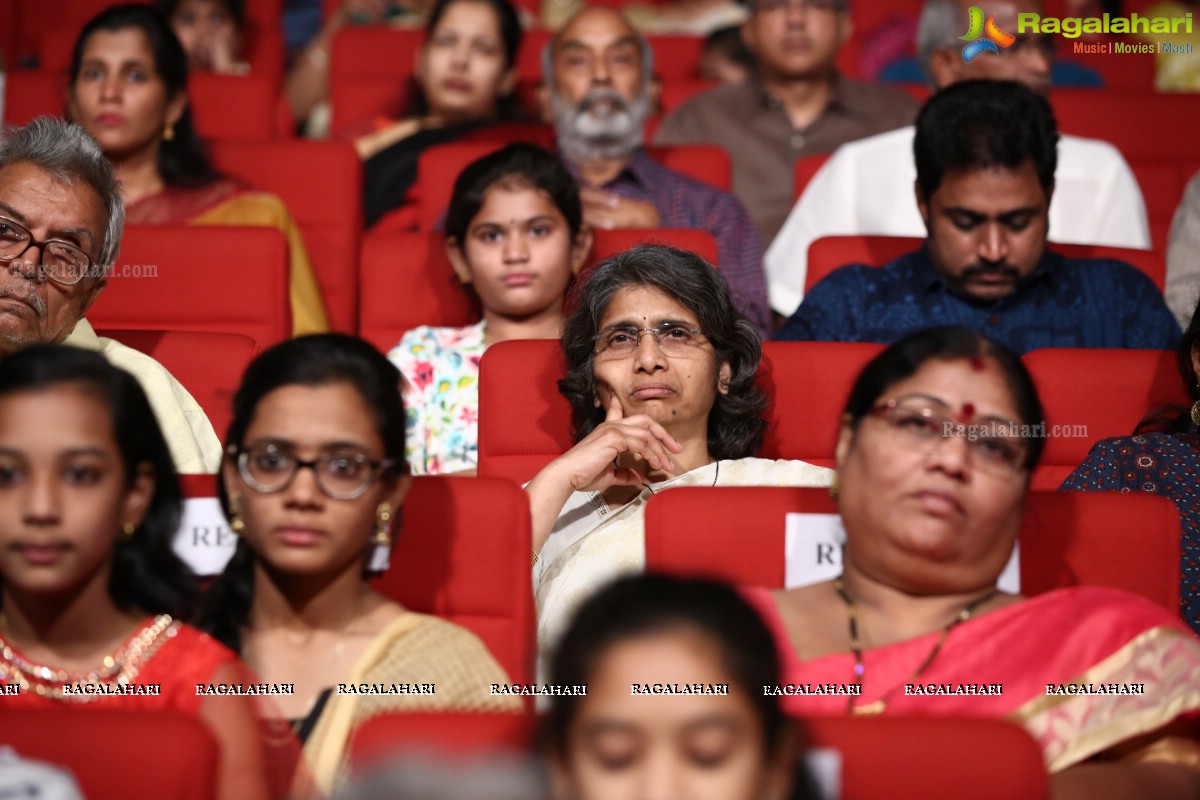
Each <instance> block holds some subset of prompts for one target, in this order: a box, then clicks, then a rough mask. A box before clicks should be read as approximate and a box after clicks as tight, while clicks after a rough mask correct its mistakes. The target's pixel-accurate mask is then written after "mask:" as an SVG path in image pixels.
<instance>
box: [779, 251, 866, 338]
mask: <svg viewBox="0 0 1200 800" xmlns="http://www.w3.org/2000/svg"><path fill="white" fill-rule="evenodd" d="M864 270H866V271H869V272H878V270H877V269H875V268H874V267H866V266H862V265H861V264H850V265H848V266H845V267H840V268H838V269H836V270H834V271H833V272H831V273H830V274H829V275H827V276H825V278H823V279H822V280H821V281H820V282H818V283H817V285H816V286H814V287H813V288H812V289H810V290H809V292H808V294H806V295H805V296H804V300H803V302H801V303H800V307H799V308H797V309H796V311H795V312H794V313H793V314H792V316H790V317H788V320H787V322H785V323H784V324H783V327H781V328H780V329H779V330H778V331H776V332H775V336H774V337H773V338H774V339H775V340H776V341H780V342H858V341H861V336H862V331H861V330H860V327H859V325H858V320H859V319H861V315H860V314H859V313H858V312H859V309H860V308H861V306H862V302H863V298H864V297H865V295H866V291H867V287H866V282H865V278H869V277H874V276H873V275H871V274H869V273H868V274H867V275H865V276H864V274H863V271H864Z"/></svg>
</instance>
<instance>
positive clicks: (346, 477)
mask: <svg viewBox="0 0 1200 800" xmlns="http://www.w3.org/2000/svg"><path fill="white" fill-rule="evenodd" d="M229 454H230V455H231V456H233V455H236V457H237V466H238V473H239V474H241V476H242V480H243V481H245V483H246V485H247V486H249V487H250V488H251V489H253V490H254V491H256V492H260V493H262V494H271V493H273V492H282V491H283V490H284V489H286V488H288V487H289V486H291V485H292V481H293V480H295V478H296V473H298V472H299V471H300V470H301V468H308V469H311V470H312V471H313V477H314V478H315V479H316V483H317V488H318V489H320V490H321V491H322V492H323V493H324V494H325V495H327V496H328V497H332V498H333V499H334V500H353V499H354V498H356V497H362V496H363V495H364V494H365V493H366V491H367V490H368V489H370V488H371V484H372V483H374V482H375V479H376V478H377V477H378V476H379V475H380V473H382V472H383V471H384V470H387V469H390V468H392V467H394V466H395V465H396V462H395V461H391V460H382V461H381V460H379V459H373V458H371V457H370V456H368V455H366V454H365V453H360V452H357V451H354V450H345V449H338V450H332V451H328V452H324V453H321V455H319V456H317V457H316V458H314V459H311V460H308V461H305V460H303V459H300V458H297V457H296V454H295V453H293V452H292V451H291V450H290V449H289V448H287V447H283V446H281V445H278V444H263V445H254V446H252V447H247V448H246V449H244V450H241V451H238V450H236V449H233V448H230V450H229Z"/></svg>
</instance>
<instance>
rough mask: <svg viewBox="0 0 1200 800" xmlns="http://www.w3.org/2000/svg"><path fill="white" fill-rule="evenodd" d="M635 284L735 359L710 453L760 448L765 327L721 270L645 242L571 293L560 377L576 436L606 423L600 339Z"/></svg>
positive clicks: (731, 454) (711, 421)
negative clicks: (598, 376)
mask: <svg viewBox="0 0 1200 800" xmlns="http://www.w3.org/2000/svg"><path fill="white" fill-rule="evenodd" d="M633 286H647V287H650V288H652V289H657V290H659V291H661V292H663V293H665V294H667V295H668V296H670V297H672V298H673V299H674V300H675V301H676V302H677V303H679V304H680V305H682V306H683V307H684V308H686V309H687V310H688V311H691V312H692V313H693V314H695V315H696V319H697V321H698V322H699V323H700V329H701V330H703V331H704V335H705V336H706V337H707V339H708V341H709V342H711V343H712V346H713V349H714V350H715V351H716V359H717V363H718V364H720V363H722V362H728V363H729V366H730V370H731V372H732V376H731V377H730V380H729V392H728V393H727V394H721V393H718V394H717V399H716V402H715V403H714V404H713V408H712V411H711V412H710V413H709V415H708V452H709V454H710V455H712V457H713V458H716V459H724V458H747V457H749V456H752V455H754V454H755V453H757V452H758V451H759V449H760V448H761V447H762V442H763V436H764V435H765V433H766V430H767V421H766V418H765V416H764V415H765V414H766V410H767V396H766V394H765V393H764V392H763V390H762V388H761V387H760V386H759V385H758V384H757V383H756V382H755V375H756V373H757V372H758V364H759V361H761V360H762V340H761V339H760V338H759V334H758V330H757V329H756V328H755V327H754V324H753V323H752V322H750V320H748V319H746V317H745V316H743V315H742V313H741V312H740V311H738V310H737V309H736V308H735V307H734V305H733V298H732V297H731V296H730V293H729V285H728V284H727V283H726V282H725V277H724V276H723V275H721V273H720V272H718V271H717V269H716V267H714V266H713V265H712V264H709V263H708V262H707V261H705V260H704V259H703V258H701V257H700V256H698V255H696V254H695V253H692V252H690V251H688V250H679V249H678V248H674V247H667V246H665V245H656V244H646V245H639V246H637V247H633V248H630V249H629V250H626V251H625V252H623V253H618V254H617V255H615V256H613V257H612V258H608V259H606V260H604V261H603V262H601V263H600V264H598V265H596V267H595V268H593V269H592V270H591V271H590V272H589V273H588V274H587V276H586V278H585V279H584V280H583V281H581V282H579V283H577V284H576V285H575V289H574V290H573V291H572V293H571V296H570V297H569V298H568V301H567V307H568V308H570V309H572V311H571V315H570V316H569V317H568V318H567V321H566V325H565V327H564V329H563V336H562V348H563V355H564V356H565V358H566V362H567V374H566V377H564V378H563V379H562V380H560V381H559V382H558V390H559V392H561V393H562V395H563V397H565V398H567V400H568V401H570V403H571V419H572V424H573V428H574V434H575V440H576V441H579V440H580V439H582V438H583V437H585V436H587V435H588V434H589V433H591V432H592V430H593V429H594V428H595V427H596V426H597V425H599V424H600V423H601V422H603V421H604V414H605V411H604V409H602V408H596V406H595V403H594V400H595V397H596V380H595V376H594V374H593V366H594V364H593V362H594V359H595V347H596V343H595V340H594V339H593V337H594V336H595V335H596V334H597V333H598V332H599V329H600V320H602V319H603V318H604V313H605V311H607V310H608V305H609V303H611V302H612V299H613V297H614V296H615V295H616V294H617V292H619V291H620V290H622V289H626V288H629V287H633Z"/></svg>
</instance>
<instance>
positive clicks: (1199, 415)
mask: <svg viewBox="0 0 1200 800" xmlns="http://www.w3.org/2000/svg"><path fill="white" fill-rule="evenodd" d="M1196 388H1197V389H1200V386H1197V387H1196ZM1192 424H1193V425H1195V426H1196V427H1198V428H1200V400H1197V401H1196V402H1194V403H1192Z"/></svg>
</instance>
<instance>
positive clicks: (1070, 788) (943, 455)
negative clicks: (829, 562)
mask: <svg viewBox="0 0 1200 800" xmlns="http://www.w3.org/2000/svg"><path fill="white" fill-rule="evenodd" d="M1042 420H1043V414H1042V409H1041V404H1040V402H1039V401H1038V398H1037V392H1036V389H1035V388H1034V386H1033V383H1032V380H1031V379H1030V377H1029V374H1028V372H1026V370H1025V368H1024V367H1023V365H1022V364H1021V362H1020V360H1019V359H1017V358H1016V357H1015V356H1013V355H1012V354H1011V353H1009V352H1008V351H1006V350H1004V349H1003V348H1002V347H1000V346H999V345H997V344H995V343H994V342H992V341H990V340H989V339H987V338H986V337H984V336H982V335H980V334H978V333H976V332H974V331H970V330H967V329H963V328H935V329H930V330H926V331H922V332H920V333H917V334H914V335H911V336H909V337H907V338H906V339H904V340H901V341H900V342H897V343H896V344H894V345H892V346H891V347H889V348H888V349H887V350H885V351H884V352H883V353H881V354H880V355H879V356H878V357H876V358H875V359H874V360H873V361H872V362H871V363H870V364H868V365H867V367H866V368H865V369H864V370H863V372H862V374H861V375H860V376H859V378H858V380H857V382H856V383H855V385H854V388H853V389H852V390H851V393H850V397H849V400H848V401H847V404H846V410H845V413H844V415H843V419H842V427H841V432H840V436H839V439H838V447H837V475H838V483H837V484H836V485H835V490H834V495H835V498H836V499H837V503H838V508H839V511H840V513H841V516H842V520H843V523H844V525H845V529H846V538H847V547H846V551H845V558H844V562H843V563H844V568H843V574H842V576H841V577H840V578H838V579H836V580H833V581H826V582H823V583H818V584H814V585H812V586H807V587H803V588H799V589H792V590H785V591H781V592H774V593H772V592H767V591H765V590H750V591H749V592H748V594H749V596H750V599H751V600H752V601H753V602H754V603H755V604H756V605H757V606H758V608H759V610H760V611H761V612H762V614H763V616H764V617H765V619H766V620H767V621H768V624H769V625H770V626H771V628H772V629H773V631H774V632H775V635H776V637H777V639H778V640H779V643H780V645H781V650H782V652H783V654H784V675H785V678H784V680H785V681H788V683H787V684H784V685H781V686H779V687H770V688H769V689H768V690H767V691H770V692H776V693H779V694H780V695H781V696H782V699H783V702H784V705H785V707H786V708H787V709H788V710H789V711H792V712H795V713H801V714H851V715H863V714H911V715H970V716H988V717H1002V718H1007V719H1010V720H1012V721H1014V722H1016V723H1019V724H1021V725H1023V726H1024V727H1025V729H1026V730H1027V731H1029V733H1030V734H1031V735H1032V736H1033V737H1034V738H1035V739H1036V740H1037V741H1038V742H1039V743H1040V744H1041V746H1042V749H1043V752H1044V754H1045V760H1046V766H1047V768H1048V769H1049V771H1050V772H1051V774H1052V786H1053V789H1054V796H1055V797H1056V798H1075V797H1079V798H1084V797H1086V798H1095V797H1104V798H1109V797H1111V798H1120V797H1130V798H1133V797H1138V798H1142V797H1155V798H1175V797H1178V798H1194V797H1197V796H1200V737H1198V736H1197V731H1198V720H1200V641H1198V640H1197V639H1196V638H1195V636H1194V635H1193V634H1192V632H1191V631H1190V630H1188V629H1187V628H1186V627H1185V626H1184V625H1183V624H1182V623H1181V622H1180V621H1179V620H1178V619H1176V617H1175V615H1173V614H1171V613H1170V612H1168V611H1167V610H1166V609H1163V608H1159V607H1158V606H1156V605H1154V604H1153V603H1151V602H1149V601H1148V600H1144V599H1142V598H1140V597H1137V596H1134V595H1131V594H1126V593H1124V592H1120V591H1117V590H1113V589H1105V588H1093V587H1075V588H1071V589H1062V590H1056V591H1053V592H1049V593H1046V594H1043V595H1039V596H1037V597H1033V598H1028V599H1026V598H1024V597H1021V596H1019V595H1012V594H1007V593H1004V592H1001V591H999V590H998V589H997V586H996V583H997V579H998V578H999V576H1000V573H1001V571H1002V570H1003V568H1004V565H1005V563H1006V562H1007V561H1008V558H1009V555H1010V553H1011V551H1012V548H1013V544H1014V542H1015V540H1016V537H1017V533H1018V530H1019V528H1020V524H1021V515H1022V510H1023V503H1024V498H1025V494H1026V491H1027V490H1028V483H1029V475H1030V472H1031V470H1032V469H1033V466H1034V465H1035V464H1036V463H1037V458H1038V456H1039V455H1040V452H1041V449H1042V441H1041V440H1040V439H1039V438H1038V437H1037V435H1036V434H1037V428H1036V427H1034V426H1037V424H1038V423H1040V422H1042Z"/></svg>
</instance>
